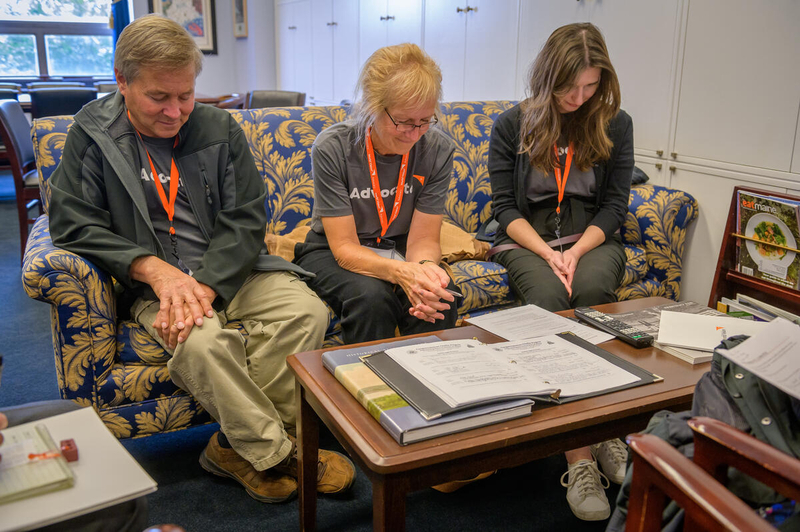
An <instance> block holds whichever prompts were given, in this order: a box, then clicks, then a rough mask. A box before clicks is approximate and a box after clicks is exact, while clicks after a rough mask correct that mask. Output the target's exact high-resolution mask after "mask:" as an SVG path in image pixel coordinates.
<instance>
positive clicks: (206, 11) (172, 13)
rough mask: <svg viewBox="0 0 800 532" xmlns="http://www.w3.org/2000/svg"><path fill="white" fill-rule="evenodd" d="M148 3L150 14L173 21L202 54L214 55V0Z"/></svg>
mask: <svg viewBox="0 0 800 532" xmlns="http://www.w3.org/2000/svg"><path fill="white" fill-rule="evenodd" d="M148 2H149V3H150V12H151V13H158V14H160V15H164V16H165V17H167V18H169V19H172V20H174V21H175V22H177V23H178V24H180V25H181V26H183V27H184V28H186V31H188V32H189V35H191V36H192V37H194V40H195V42H196V43H197V46H199V47H200V50H201V51H202V52H203V53H204V54H211V55H216V53H217V19H216V16H215V13H214V0H148ZM245 20H246V19H245ZM245 27H246V26H245Z"/></svg>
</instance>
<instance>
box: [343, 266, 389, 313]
mask: <svg viewBox="0 0 800 532" xmlns="http://www.w3.org/2000/svg"><path fill="white" fill-rule="evenodd" d="M397 304H398V303H397V296H396V295H395V294H394V291H393V290H392V286H391V285H390V284H389V283H387V282H385V281H381V280H379V279H373V278H371V277H366V276H364V279H363V282H362V281H359V286H358V290H357V291H356V290H353V291H351V293H350V294H348V297H347V298H346V299H345V300H344V301H343V304H342V313H343V314H345V315H348V316H361V317H364V318H365V319H369V320H378V319H389V320H391V321H394V308H395V307H397Z"/></svg>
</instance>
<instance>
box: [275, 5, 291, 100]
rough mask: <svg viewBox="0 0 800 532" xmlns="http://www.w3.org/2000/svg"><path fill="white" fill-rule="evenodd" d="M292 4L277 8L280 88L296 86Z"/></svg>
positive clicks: (276, 25)
mask: <svg viewBox="0 0 800 532" xmlns="http://www.w3.org/2000/svg"><path fill="white" fill-rule="evenodd" d="M292 15H293V13H292V4H277V5H276V6H275V41H276V43H277V46H278V54H277V59H278V88H279V89H284V90H285V89H287V88H288V87H291V86H294V34H295V30H294V29H292Z"/></svg>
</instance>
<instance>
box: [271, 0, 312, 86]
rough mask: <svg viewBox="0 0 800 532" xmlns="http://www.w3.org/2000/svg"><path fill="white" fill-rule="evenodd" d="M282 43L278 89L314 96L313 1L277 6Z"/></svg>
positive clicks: (277, 29) (277, 26)
mask: <svg viewBox="0 0 800 532" xmlns="http://www.w3.org/2000/svg"><path fill="white" fill-rule="evenodd" d="M275 11H276V13H277V14H276V17H275V26H276V29H275V34H276V40H277V41H278V88H279V89H282V90H289V91H298V92H304V93H306V94H307V95H308V94H310V93H311V92H312V89H313V80H312V72H313V70H314V64H313V60H312V53H311V51H312V43H311V4H310V1H309V0H300V1H298V2H286V3H279V4H277V5H276V6H275Z"/></svg>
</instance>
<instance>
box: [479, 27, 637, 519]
mask: <svg viewBox="0 0 800 532" xmlns="http://www.w3.org/2000/svg"><path fill="white" fill-rule="evenodd" d="M632 173H633V125H632V121H631V118H630V116H628V115H627V114H626V113H625V112H624V111H621V110H620V90H619V82H618V81H617V75H616V72H615V71H614V67H613V66H612V64H611V60H610V59H609V56H608V50H607V48H606V44H605V41H604V40H603V36H602V34H601V33H600V31H599V30H598V29H597V28H596V27H595V26H593V25H591V24H588V23H582V24H570V25H567V26H563V27H561V28H558V29H557V30H556V31H554V32H553V34H552V35H550V37H549V38H548V40H547V42H546V43H545V45H544V47H543V48H542V51H541V52H540V53H539V55H538V56H537V58H536V60H535V61H534V63H533V66H532V67H531V73H530V85H529V94H528V97H527V98H526V99H525V100H524V101H523V102H521V103H520V104H519V105H517V106H515V107H513V108H512V109H509V110H508V111H506V112H505V113H503V114H502V115H501V116H500V117H498V119H497V121H496V122H495V124H494V128H493V130H492V137H491V141H490V146H489V178H490V180H491V184H492V208H493V214H494V218H495V219H496V220H497V221H498V223H499V226H500V229H499V230H498V231H497V235H496V237H495V245H494V248H493V249H494V250H495V251H496V256H495V260H496V261H497V262H499V263H500V264H502V265H503V266H505V267H506V269H507V270H508V276H509V280H510V282H511V286H512V288H513V289H514V291H515V293H516V294H517V296H518V297H519V298H520V299H521V300H522V301H523V302H524V303H531V304H534V305H538V306H540V307H543V308H546V309H547V310H550V311H553V312H555V311H559V310H565V309H569V308H575V307H579V306H588V305H597V304H601V303H609V302H613V301H616V295H615V290H616V288H617V287H618V286H619V283H620V281H621V280H622V276H623V273H624V272H625V251H624V249H623V247H622V242H621V240H620V237H619V235H618V231H619V228H620V227H621V226H622V223H623V222H624V220H625V216H626V214H627V212H628V196H629V194H630V187H631V177H632ZM595 459H596V460H597V461H599V462H600V466H601V467H602V469H603V472H604V473H605V474H606V475H608V477H609V478H611V480H612V481H614V482H616V483H620V482H622V480H623V478H624V476H625V463H626V459H627V450H626V447H625V445H624V444H623V443H622V442H621V441H619V440H611V441H608V442H603V443H601V444H598V445H593V446H591V448H589V447H584V448H581V449H575V450H573V451H569V452H568V453H567V462H568V464H569V466H568V470H567V472H566V473H564V476H563V477H562V481H561V482H562V484H563V485H564V486H566V487H567V501H568V502H569V505H570V508H572V511H573V513H575V515H576V516H577V517H579V518H580V519H584V520H587V521H593V520H601V519H607V518H608V516H609V514H610V508H609V504H608V500H607V498H606V496H605V493H604V490H603V488H604V487H607V486H608V479H607V478H606V476H604V475H602V474H601V473H600V471H599V470H598V467H597V462H595Z"/></svg>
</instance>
